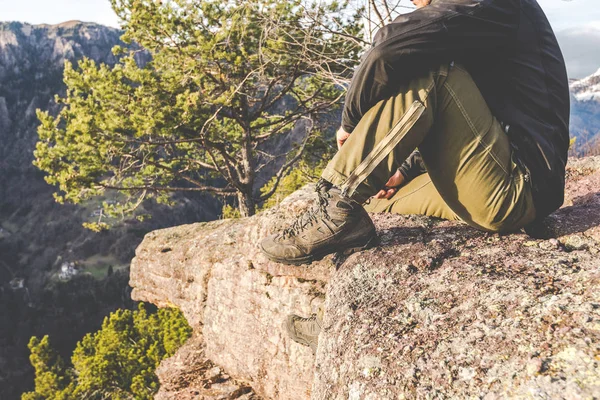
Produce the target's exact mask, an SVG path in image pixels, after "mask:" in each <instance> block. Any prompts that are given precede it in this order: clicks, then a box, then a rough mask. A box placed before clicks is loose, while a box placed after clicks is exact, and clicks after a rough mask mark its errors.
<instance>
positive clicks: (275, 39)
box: [34, 0, 361, 218]
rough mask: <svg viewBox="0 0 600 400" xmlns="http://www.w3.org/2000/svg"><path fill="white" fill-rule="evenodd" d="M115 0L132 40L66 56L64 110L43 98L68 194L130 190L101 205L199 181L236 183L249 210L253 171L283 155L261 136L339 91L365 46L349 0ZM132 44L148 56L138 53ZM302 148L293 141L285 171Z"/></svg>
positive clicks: (320, 107) (157, 195) (54, 161)
mask: <svg viewBox="0 0 600 400" xmlns="http://www.w3.org/2000/svg"><path fill="white" fill-rule="evenodd" d="M307 1H308V2H307ZM112 5H113V8H114V10H115V11H116V12H117V14H118V15H119V17H120V18H121V19H122V21H123V27H124V29H125V34H124V35H123V40H124V41H125V42H126V43H136V45H132V47H131V48H123V47H116V48H115V49H114V52H115V54H117V55H119V57H120V61H119V63H117V64H116V65H115V66H114V67H112V68H111V67H108V66H106V65H97V64H96V63H95V62H94V61H92V60H89V59H84V60H82V61H80V62H79V63H78V64H77V66H74V65H72V64H70V63H66V65H65V70H64V81H65V83H66V85H67V92H66V95H65V97H63V98H57V102H58V103H60V104H62V105H63V106H64V107H63V108H62V110H61V111H60V113H59V114H58V115H57V116H51V115H50V114H49V113H48V112H42V111H38V118H39V120H40V122H41V124H40V126H39V129H38V134H39V138H40V141H39V142H38V144H37V146H36V151H35V161H34V164H35V165H36V166H37V167H38V168H40V169H41V170H42V171H45V172H46V173H47V174H48V176H47V178H46V180H47V181H48V183H50V184H52V185H56V186H58V188H59V190H60V193H58V194H56V199H57V200H58V201H60V202H63V201H68V202H73V203H80V202H82V201H84V200H86V199H89V198H92V197H95V196H100V195H103V194H104V193H105V191H107V190H116V191H120V192H122V193H124V194H126V196H124V197H123V198H120V199H119V200H118V201H117V202H116V203H114V204H104V210H105V212H106V214H107V215H109V216H112V217H120V218H124V217H125V216H128V215H131V214H133V213H134V211H135V210H136V208H137V207H138V206H139V205H140V204H141V203H142V202H143V200H144V199H147V198H154V199H155V200H157V201H159V202H163V203H169V202H170V196H171V195H172V193H173V192H175V191H192V190H193V191H205V192H210V193H214V194H218V195H231V196H238V198H242V199H244V201H241V202H240V205H241V206H243V207H242V209H241V212H242V214H243V215H250V214H252V213H253V212H254V204H256V203H257V202H262V201H264V200H266V198H267V197H268V196H267V195H266V194H263V195H261V196H260V197H259V198H254V177H255V173H256V171H257V170H260V168H262V167H263V166H265V165H266V164H269V163H272V162H273V161H274V160H275V159H277V158H278V157H280V156H281V155H279V154H270V153H269V152H268V150H266V149H267V148H268V146H264V144H265V143H267V142H268V141H269V140H271V139H272V138H274V137H276V136H278V135H281V134H285V133H286V132H289V131H290V129H291V128H292V127H294V126H295V124H296V123H297V122H298V121H301V120H307V119H313V118H314V117H315V116H316V115H318V114H320V113H325V112H328V111H329V110H330V109H331V107H332V105H334V104H337V103H339V101H340V98H341V96H342V95H343V89H342V86H340V85H338V84H337V82H338V80H336V79H337V78H340V77H346V78H347V77H348V76H349V74H350V72H351V69H352V67H353V66H354V65H355V64H356V62H357V61H358V57H359V53H360V51H361V47H360V44H359V43H357V42H356V41H354V40H350V39H348V38H351V37H352V36H353V35H354V36H359V33H360V29H361V24H360V20H359V17H358V15H348V12H347V7H348V3H346V2H329V3H310V0H293V1H286V2H281V1H278V0H251V1H240V0H232V1H225V2H224V1H222V0H193V1H189V0H171V1H163V2H161V1H154V0H112ZM336 32H343V34H342V35H339V34H337V33H336ZM137 46H141V48H143V49H144V50H145V51H146V52H147V53H149V55H150V56H151V61H149V62H147V63H146V64H144V65H142V64H141V63H139V62H138V60H139V52H140V49H139V48H138V47H137ZM282 102H285V104H286V106H285V107H282V106H281V105H282V104H283V103H282ZM307 126H312V124H307ZM310 133H311V132H310V129H309V136H310ZM303 151H304V146H303V145H300V146H298V147H297V148H296V149H294V150H293V152H294V154H293V155H291V157H288V163H286V164H285V165H283V166H282V167H281V170H282V171H284V172H285V171H287V170H289V169H290V168H291V167H292V166H293V165H294V163H295V162H296V161H298V160H299V159H300V157H301V156H302V153H303ZM219 182H226V184H225V185H223V184H220V183H219Z"/></svg>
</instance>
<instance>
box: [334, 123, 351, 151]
mask: <svg viewBox="0 0 600 400" xmlns="http://www.w3.org/2000/svg"><path fill="white" fill-rule="evenodd" d="M349 137H350V134H349V133H348V132H346V131H345V130H344V128H342V127H340V129H338V131H337V133H336V134H335V138H336V139H337V145H338V150H339V149H341V148H342V145H343V144H344V142H345V141H346V140H348V138H349Z"/></svg>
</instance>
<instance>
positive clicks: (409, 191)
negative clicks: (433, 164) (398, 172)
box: [365, 174, 460, 220]
mask: <svg viewBox="0 0 600 400" xmlns="http://www.w3.org/2000/svg"><path fill="white" fill-rule="evenodd" d="M365 209H366V210H367V211H368V212H372V213H379V212H390V213H394V214H419V215H428V216H430V217H437V218H443V219H449V220H459V219H460V218H459V217H458V216H457V215H456V214H455V213H454V211H452V210H451V209H450V207H448V205H447V204H446V202H445V201H444V199H442V196H440V194H439V192H438V191H437V189H436V188H435V186H434V185H433V183H432V182H431V178H430V177H429V174H423V175H419V176H417V177H416V178H414V179H413V180H411V181H410V182H408V183H407V184H405V185H403V186H402V187H401V188H400V189H399V190H398V192H397V193H396V194H395V195H394V196H393V197H392V198H390V199H389V200H388V199H371V200H369V201H368V202H367V204H365Z"/></svg>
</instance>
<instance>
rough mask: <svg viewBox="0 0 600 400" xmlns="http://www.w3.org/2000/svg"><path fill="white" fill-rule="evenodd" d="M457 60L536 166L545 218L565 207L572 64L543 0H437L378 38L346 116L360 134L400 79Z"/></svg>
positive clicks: (357, 77)
mask: <svg viewBox="0 0 600 400" xmlns="http://www.w3.org/2000/svg"><path fill="white" fill-rule="evenodd" d="M452 60H456V61H459V62H460V63H462V64H463V65H464V66H465V67H466V68H467V69H468V70H469V72H470V73H471V75H472V76H473V79H474V80H475V83H476V84H477V86H478V87H479V89H480V90H481V92H482V94H483V96H484V98H485V99H486V101H487V103H488V106H489V107H490V109H491V110H492V113H493V114H494V116H495V117H496V118H497V119H498V120H500V121H501V122H502V123H504V124H505V125H506V126H507V128H508V129H507V133H508V135H509V137H510V140H511V143H512V144H513V146H514V147H515V151H516V152H517V155H518V157H519V159H520V160H521V162H523V163H524V164H525V166H526V167H527V168H528V169H529V171H530V174H531V178H532V183H533V186H534V202H535V205H536V212H537V217H538V219H540V218H543V217H545V216H546V215H548V214H550V213H551V212H552V211H554V210H556V209H557V208H559V207H560V206H561V205H562V203H563V197H564V177H565V164H566V161H567V152H568V148H569V86H568V79H567V73H566V69H565V63H564V59H563V56H562V53H561V51H560V48H559V46H558V43H557V41H556V38H555V36H554V33H553V31H552V28H551V27H550V24H549V23H548V20H547V19H546V16H545V15H544V13H543V11H542V9H541V8H540V6H539V5H538V3H537V2H536V0H434V1H433V2H432V4H431V5H429V6H427V7H424V8H421V9H419V10H416V11H415V12H413V13H410V14H404V15H401V16H399V17H398V18H397V19H396V20H395V21H394V22H393V23H391V24H389V25H387V26H385V27H383V28H382V29H381V30H380V31H379V32H378V33H377V35H376V36H375V40H374V42H373V46H372V48H371V49H370V50H369V51H368V52H367V53H366V54H365V56H364V57H363V59H362V61H361V63H360V65H359V67H358V68H357V70H356V71H355V73H354V77H353V79H352V83H351V85H350V87H349V89H348V94H347V97H346V103H345V106H344V111H343V115H342V126H343V127H344V129H345V130H346V131H348V132H352V130H353V129H354V127H355V126H356V124H357V123H358V121H359V120H360V118H361V117H362V115H363V114H364V113H365V112H366V111H367V110H368V109H369V108H370V107H372V106H373V105H375V104H376V103H377V102H378V101H380V100H382V99H384V98H387V97H389V96H391V95H393V94H394V90H395V89H397V87H398V84H399V83H400V82H403V81H406V80H407V79H411V78H413V77H415V76H417V75H418V74H419V73H422V71H423V70H424V69H425V70H427V69H430V68H432V67H435V66H437V65H439V64H440V63H441V62H448V61H452Z"/></svg>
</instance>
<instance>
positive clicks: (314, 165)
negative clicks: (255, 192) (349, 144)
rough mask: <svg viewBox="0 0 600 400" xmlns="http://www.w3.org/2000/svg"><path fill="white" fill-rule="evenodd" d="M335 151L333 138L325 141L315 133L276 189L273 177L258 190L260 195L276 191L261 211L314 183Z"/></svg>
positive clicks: (319, 133)
mask: <svg viewBox="0 0 600 400" xmlns="http://www.w3.org/2000/svg"><path fill="white" fill-rule="evenodd" d="M335 151H336V148H335V140H334V138H330V139H329V140H327V139H325V138H323V135H322V133H321V132H317V133H316V134H315V135H314V136H313V137H312V139H311V141H310V142H309V143H308V144H307V150H306V152H305V154H304V157H303V158H302V160H300V162H299V163H298V165H297V166H296V167H295V168H293V169H291V170H290V171H289V172H288V173H287V174H285V175H284V176H283V177H282V178H281V180H280V181H279V184H278V185H277V186H276V187H275V183H276V181H277V177H273V178H272V179H271V180H270V181H269V182H268V183H267V184H266V185H264V186H263V187H262V188H261V189H260V190H261V192H262V193H267V192H269V191H272V190H273V188H274V187H275V189H276V190H275V192H274V194H273V195H272V196H270V197H269V198H268V199H267V201H265V202H264V203H263V205H262V207H261V209H262V210H266V209H268V208H271V207H273V206H276V205H278V204H279V203H281V201H282V200H283V199H285V198H286V197H287V196H289V195H290V194H292V193H294V192H295V191H296V190H298V189H300V188H302V187H303V186H305V185H306V184H309V183H313V182H316V181H317V180H318V179H319V177H320V176H321V173H322V172H323V169H325V167H326V166H327V162H328V160H329V159H331V157H333V155H334V153H335Z"/></svg>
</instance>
